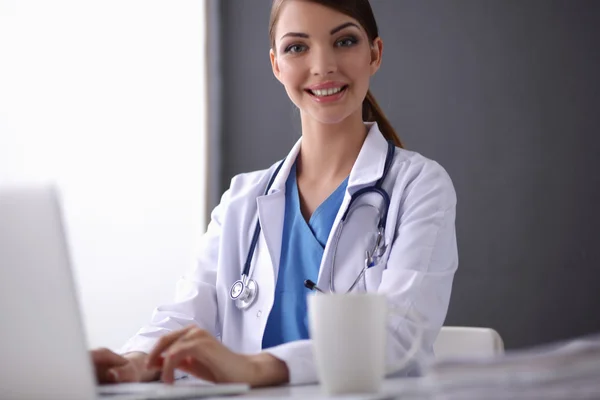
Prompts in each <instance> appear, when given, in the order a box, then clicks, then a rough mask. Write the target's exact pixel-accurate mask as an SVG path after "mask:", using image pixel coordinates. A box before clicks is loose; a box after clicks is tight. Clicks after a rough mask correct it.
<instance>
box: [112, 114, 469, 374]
mask: <svg viewBox="0 0 600 400" xmlns="http://www.w3.org/2000/svg"><path fill="white" fill-rule="evenodd" d="M367 126H369V127H370V128H369V133H368V135H367V138H366V139H365V141H364V144H363V147H362V149H361V151H360V154H359V155H358V158H357V160H356V162H355V164H354V167H353V168H352V171H351V173H350V177H349V181H348V187H347V191H346V194H345V197H344V200H343V202H342V205H341V208H340V211H339V212H338V214H337V217H336V220H335V222H334V224H333V227H332V231H331V232H332V233H333V232H335V231H336V228H337V226H338V224H339V221H340V218H341V216H342V214H343V211H344V210H345V209H346V208H347V206H348V203H349V201H350V196H351V195H352V193H354V192H356V191H357V190H359V189H361V188H363V187H365V186H369V185H373V184H374V183H375V182H376V181H377V180H378V179H379V178H380V177H381V175H382V173H383V167H384V161H385V158H386V152H387V142H386V140H385V139H384V137H383V136H382V134H381V132H380V131H379V129H378V127H377V124H376V123H367ZM300 142H301V139H300V140H299V141H298V142H297V143H296V145H295V146H294V147H293V149H292V150H291V152H290V153H289V155H288V156H287V157H286V159H285V162H284V164H283V166H282V168H281V171H280V172H279V174H278V175H277V177H276V178H275V180H274V182H273V185H272V186H271V189H270V190H269V192H268V194H267V195H264V192H265V188H266V186H267V183H268V181H269V179H270V177H271V175H272V174H273V172H274V170H275V168H276V167H277V164H279V163H276V164H274V165H273V166H271V167H270V168H269V169H268V170H262V171H256V172H251V173H246V174H240V175H238V176H236V177H234V178H233V180H232V181H231V186H230V188H229V190H227V191H226V192H225V194H223V197H222V199H221V203H220V204H219V205H218V206H217V207H216V208H215V209H214V211H213V212H212V214H211V222H210V224H209V226H208V229H207V232H206V233H205V234H204V235H203V236H202V238H201V241H200V246H199V259H198V263H197V265H196V267H195V268H194V269H193V271H191V272H190V273H189V274H187V275H186V276H184V277H182V278H181V279H180V281H179V282H178V284H177V289H176V299H175V301H174V302H173V303H171V304H167V305H163V306H160V307H158V308H156V310H155V311H154V314H153V316H152V320H151V322H150V323H149V324H148V325H147V326H145V327H143V328H142V329H141V330H140V331H139V332H138V333H137V334H136V335H135V336H134V337H132V338H131V339H130V340H129V341H128V342H127V343H126V345H125V346H124V347H123V348H122V349H121V351H122V352H129V351H144V352H148V351H150V349H151V348H152V347H153V346H154V344H155V343H156V341H157V339H158V338H159V337H160V336H161V335H163V334H165V333H168V332H171V331H173V330H176V329H180V328H182V327H184V326H187V325H189V324H192V323H193V324H197V325H198V326H200V327H202V328H203V329H206V330H208V331H209V332H211V333H212V334H213V335H215V336H216V337H220V338H221V340H222V342H223V343H224V344H225V345H226V346H228V347H229V348H230V349H231V350H233V351H235V352H239V353H246V354H251V353H258V352H260V351H261V350H262V348H261V344H262V337H263V333H264V330H265V325H266V323H267V318H268V316H269V312H270V310H271V308H272V307H273V301H274V289H275V283H276V281H277V273H278V269H279V259H280V254H281V241H282V230H283V221H284V212H285V182H286V179H287V177H288V174H289V171H290V168H291V166H292V164H293V163H294V160H295V159H296V156H297V154H298V152H299V149H300ZM383 188H384V189H385V190H386V191H387V192H388V193H389V195H390V198H391V204H390V208H389V213H388V216H387V230H386V243H389V244H391V245H389V246H388V248H387V250H386V253H385V254H384V257H383V260H384V261H386V260H387V262H383V263H381V265H379V266H375V267H373V268H370V269H369V270H368V271H367V273H366V275H365V280H364V282H363V283H362V284H361V285H359V286H358V288H357V290H362V291H364V290H368V291H379V292H383V293H385V294H386V295H387V297H388V300H389V302H390V304H391V306H392V307H402V308H403V309H405V310H406V309H410V310H411V312H413V313H414V312H416V313H418V315H420V317H421V318H422V324H423V326H424V329H425V330H424V337H423V341H422V345H421V348H420V351H419V353H418V356H419V357H425V356H427V355H432V353H433V350H432V347H433V342H434V340H435V338H436V336H437V334H438V332H439V330H440V328H441V326H442V324H443V322H444V319H445V317H446V312H447V309H448V303H449V300H450V292H451V288H452V280H453V276H454V273H455V271H456V268H457V266H458V254H457V246H456V235H455V227H454V221H455V215H456V194H455V191H454V188H453V185H452V182H451V180H450V178H449V176H448V174H447V173H446V171H445V170H444V169H443V168H442V167H441V166H440V165H439V164H437V163H436V162H434V161H431V160H429V159H427V158H425V157H423V156H421V155H420V154H418V153H415V152H411V151H407V150H404V149H400V148H397V149H396V152H395V157H394V162H393V165H392V167H391V169H390V172H389V175H388V176H387V178H386V180H385V182H384V184H383ZM365 197H369V196H365ZM375 198H376V197H375ZM360 209H367V210H368V209H369V207H361V208H360ZM357 215H358V213H357ZM363 217H364V216H362V217H361V216H360V215H358V216H356V218H357V221H356V223H354V224H353V223H351V222H350V221H352V219H353V218H355V216H354V215H352V216H350V218H349V221H348V223H347V224H346V225H345V227H344V230H343V232H344V233H343V235H342V238H341V239H340V244H339V247H338V252H337V253H336V254H337V256H336V267H335V268H336V269H335V278H334V282H335V287H336V290H337V291H342V290H346V289H347V288H348V287H349V286H350V284H351V283H352V282H353V281H354V279H355V278H356V276H357V275H358V272H359V271H360V269H361V268H362V267H363V265H364V246H362V247H361V246H360V245H356V243H358V244H361V243H363V242H364V236H365V234H366V233H365V232H366V231H367V230H368V228H366V227H365V223H364V221H363V220H361V218H363ZM257 218H258V219H259V220H260V224H261V227H262V232H261V234H260V237H259V241H258V246H257V248H256V252H255V254H254V258H253V266H252V269H253V270H252V278H253V279H255V280H256V282H257V283H258V286H259V291H258V297H257V299H256V301H255V302H254V303H253V304H252V306H251V307H250V308H249V309H247V310H245V311H241V310H239V309H238V308H236V306H235V304H234V302H233V301H232V300H230V298H229V289H230V287H231V285H232V284H233V283H234V282H235V281H236V280H238V279H239V278H240V273H241V271H242V268H243V265H244V262H245V261H246V257H247V254H248V249H249V247H250V243H251V240H252V235H253V233H254V229H255V226H256V222H257ZM373 230H374V229H373ZM333 236H334V235H333V234H331V235H330V237H329V240H328V243H327V245H326V247H325V252H324V255H323V259H322V262H321V266H320V270H319V277H318V282H317V285H318V286H319V287H320V288H323V289H326V288H329V281H330V279H329V276H330V268H331V256H332V252H331V251H330V249H331V247H332V246H331V241H332V237H333ZM352 238H354V239H355V240H358V241H357V242H355V244H350V243H351V242H352V240H353V239H352ZM361 241H363V242H361ZM345 243H347V244H348V245H346V244H345ZM344 246H345V247H344ZM338 260H339V261H338ZM390 328H391V329H390V330H389V332H390V333H389V335H388V341H387V343H388V344H387V345H388V352H387V355H388V361H389V362H390V363H392V364H393V363H394V361H397V360H398V359H399V358H401V357H402V355H403V354H404V353H405V351H406V350H407V349H408V348H409V346H410V344H411V343H412V341H413V339H414V336H415V330H414V324H413V323H412V322H410V321H409V320H408V319H406V318H403V317H402V316H401V315H400V316H395V317H393V318H391V319H390ZM340 335H343V332H340ZM267 351H268V352H270V353H271V354H273V355H274V356H276V357H278V358H280V359H281V360H283V361H285V362H286V364H287V366H288V369H289V373H290V383H291V384H297V383H308V382H316V381H317V374H316V371H315V366H314V361H313V356H312V346H311V342H310V340H301V341H296V342H291V343H286V344H283V345H280V346H277V347H274V348H271V349H268V350H267Z"/></svg>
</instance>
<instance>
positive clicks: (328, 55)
mask: <svg viewBox="0 0 600 400" xmlns="http://www.w3.org/2000/svg"><path fill="white" fill-rule="evenodd" d="M337 68H338V65H337V59H336V57H335V52H334V51H333V49H332V48H330V47H329V46H315V47H314V48H313V51H312V57H311V73H312V74H313V75H315V76H319V75H320V76H326V75H329V74H332V73H334V72H336V71H337Z"/></svg>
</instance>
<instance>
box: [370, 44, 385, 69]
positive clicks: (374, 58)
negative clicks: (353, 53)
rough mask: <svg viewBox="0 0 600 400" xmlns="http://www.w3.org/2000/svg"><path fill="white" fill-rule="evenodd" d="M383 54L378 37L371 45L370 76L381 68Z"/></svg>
mask: <svg viewBox="0 0 600 400" xmlns="http://www.w3.org/2000/svg"><path fill="white" fill-rule="evenodd" d="M382 54H383V40H381V38H380V37H377V38H375V40H373V44H372V45H371V75H374V74H375V72H377V71H378V70H379V67H380V66H381V56H382Z"/></svg>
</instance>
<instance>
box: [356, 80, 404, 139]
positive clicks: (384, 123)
mask: <svg viewBox="0 0 600 400" xmlns="http://www.w3.org/2000/svg"><path fill="white" fill-rule="evenodd" d="M362 108H363V113H362V114H363V121H367V122H377V126H378V127H379V130H380V131H381V133H382V134H383V136H384V137H385V138H386V139H387V140H391V141H392V142H394V144H395V145H396V146H397V147H400V148H404V146H402V142H401V141H400V138H399V137H398V135H397V134H396V131H395V130H394V128H392V124H390V121H388V119H387V117H386V116H385V114H384V113H383V111H382V110H381V108H380V107H379V104H377V101H375V97H373V94H372V93H371V91H370V90H369V91H368V92H367V97H365V99H364V100H363V107H362Z"/></svg>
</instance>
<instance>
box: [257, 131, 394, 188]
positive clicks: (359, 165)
mask: <svg viewBox="0 0 600 400" xmlns="http://www.w3.org/2000/svg"><path fill="white" fill-rule="evenodd" d="M364 124H365V126H366V127H367V129H368V130H369V131H368V132H367V137H366V139H365V141H364V143H363V145H362V148H361V149H360V153H359V154H358V157H357V159H356V161H355V162H354V166H353V167H352V171H351V172H350V178H349V179H348V191H350V190H352V191H354V190H353V189H355V188H357V187H359V186H364V185H370V184H372V183H373V182H376V181H377V180H378V179H379V178H381V176H382V175H383V169H384V167H385V157H386V155H387V140H386V139H385V138H384V137H383V134H382V133H381V131H380V130H379V127H378V126H377V123H376V122H365V123H364ZM301 143H302V138H300V139H298V141H297V142H296V144H295V145H294V147H292V150H291V151H290V152H289V154H288V155H287V157H286V158H285V161H284V162H283V165H282V166H281V170H280V171H279V173H278V174H277V176H276V177H275V180H274V181H273V185H271V189H269V193H268V194H273V193H277V192H279V191H284V192H285V182H286V180H287V178H288V175H289V174H290V171H291V169H292V165H293V164H294V162H295V161H296V157H298V153H299V152H300V145H301Z"/></svg>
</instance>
